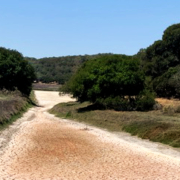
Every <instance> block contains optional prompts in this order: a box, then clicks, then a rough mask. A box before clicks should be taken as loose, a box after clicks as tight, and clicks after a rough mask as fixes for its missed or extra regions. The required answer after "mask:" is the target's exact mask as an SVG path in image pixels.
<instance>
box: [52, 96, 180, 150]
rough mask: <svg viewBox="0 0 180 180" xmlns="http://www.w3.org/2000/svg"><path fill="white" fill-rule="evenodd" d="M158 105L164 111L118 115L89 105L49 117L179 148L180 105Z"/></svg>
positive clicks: (59, 108)
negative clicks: (125, 133) (86, 124)
mask: <svg viewBox="0 0 180 180" xmlns="http://www.w3.org/2000/svg"><path fill="white" fill-rule="evenodd" d="M157 101H158V102H159V103H160V104H162V106H163V107H162V110H153V111H149V112H137V111H129V112H118V111H114V110H97V109H95V108H94V107H93V106H92V105H91V104H90V103H88V102H85V103H82V104H80V103H78V102H69V103H61V104H58V105H56V106H54V107H53V108H52V109H51V110H50V113H53V114H55V115H56V116H58V117H62V118H67V119H72V120H75V121H78V122H85V123H88V124H90V125H95V126H98V127H101V128H105V129H108V130H110V131H126V132H129V133H131V134H132V135H137V136H139V137H141V138H143V139H149V140H151V141H156V142H161V143H164V144H168V145H170V146H173V147H180V101H178V100H166V99H157Z"/></svg>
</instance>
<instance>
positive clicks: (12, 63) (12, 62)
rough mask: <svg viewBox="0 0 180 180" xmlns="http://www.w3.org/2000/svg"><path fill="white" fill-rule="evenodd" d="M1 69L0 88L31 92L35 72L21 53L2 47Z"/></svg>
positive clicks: (27, 93)
mask: <svg viewBox="0 0 180 180" xmlns="http://www.w3.org/2000/svg"><path fill="white" fill-rule="evenodd" d="M0 70H1V71H0V89H7V90H11V91H14V90H15V89H18V90H19V91H20V92H21V93H22V94H25V95H29V94H30V92H31V90H32V83H33V81H34V80H35V78H36V77H35V72H34V69H33V67H32V66H31V65H30V64H29V63H28V61H26V60H25V59H24V57H23V56H22V54H21V53H19V52H18V51H16V50H9V49H6V48H3V47H0Z"/></svg>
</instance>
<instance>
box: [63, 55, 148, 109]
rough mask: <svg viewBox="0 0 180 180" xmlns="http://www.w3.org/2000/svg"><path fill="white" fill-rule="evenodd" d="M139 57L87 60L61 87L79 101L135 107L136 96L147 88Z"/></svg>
mask: <svg viewBox="0 0 180 180" xmlns="http://www.w3.org/2000/svg"><path fill="white" fill-rule="evenodd" d="M144 82H145V76H144V73H143V71H142V70H140V68H139V61H138V60H137V59H134V58H132V57H130V56H125V55H114V56H107V55H106V56H103V57H100V58H97V59H94V60H89V61H87V62H85V63H84V64H83V65H82V67H81V68H80V69H79V70H78V71H77V73H76V74H75V75H74V76H73V77H72V78H71V79H70V81H69V82H68V83H67V84H65V85H64V86H63V87H62V88H61V89H60V90H61V91H63V92H66V93H67V92H70V93H72V94H73V96H74V97H75V98H77V99H78V101H80V102H84V101H91V102H93V103H95V104H97V105H99V106H101V105H102V106H104V107H106V108H110V109H116V110H133V109H134V108H135V109H136V102H135V101H136V98H137V97H138V96H139V94H140V92H142V91H143V90H144V88H145V83H144Z"/></svg>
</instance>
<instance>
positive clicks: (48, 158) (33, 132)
mask: <svg viewBox="0 0 180 180" xmlns="http://www.w3.org/2000/svg"><path fill="white" fill-rule="evenodd" d="M36 96H37V99H38V101H39V103H40V104H41V105H42V107H36V108H32V109H31V110H30V111H28V112H27V113H26V114H25V116H24V117H23V118H21V119H19V120H18V121H17V122H16V123H14V124H13V125H12V126H11V127H10V128H9V129H8V130H6V131H4V132H3V133H1V134H0V140H1V141H0V146H1V149H0V150H1V151H0V179H2V180H3V179H4V180H13V179H15V180H16V179H17V180H21V179H27V180H36V179H37V180H39V179H43V180H48V179H49V180H50V179H51V180H53V179H55V180H89V179H93V180H97V179H98V180H99V179H103V180H110V179H112V180H117V179H120V180H123V179H149V180H152V179H163V180H165V179H166V180H168V179H169V180H170V179H173V180H177V179H180V154H179V152H177V151H175V150H173V149H171V148H168V147H167V146H163V145H159V144H156V143H150V142H147V141H141V140H138V139H137V138H134V137H130V136H128V135H126V134H124V133H118V134H112V133H109V132H106V131H103V130H100V129H98V128H94V127H86V125H84V124H79V123H75V122H73V121H68V120H63V119H58V118H56V117H54V116H53V115H50V114H48V113H47V112H46V110H47V109H49V108H51V107H52V106H54V105H55V104H57V103H59V102H66V101H70V100H71V98H70V97H69V96H61V97H59V96H58V93H57V92H43V91H36Z"/></svg>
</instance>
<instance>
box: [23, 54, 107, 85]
mask: <svg viewBox="0 0 180 180" xmlns="http://www.w3.org/2000/svg"><path fill="white" fill-rule="evenodd" d="M100 56H103V54H97V55H84V56H81V55H79V56H64V57H49V58H42V59H35V58H28V57H26V60H28V62H30V64H31V65H32V66H33V67H34V69H35V72H36V74H37V80H38V81H41V82H43V83H51V82H57V83H59V84H64V83H66V82H67V81H68V80H69V79H70V77H71V76H72V75H73V74H75V72H76V71H77V69H78V68H79V67H80V66H81V65H82V64H83V62H85V61H87V60H90V59H94V58H97V57H100Z"/></svg>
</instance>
